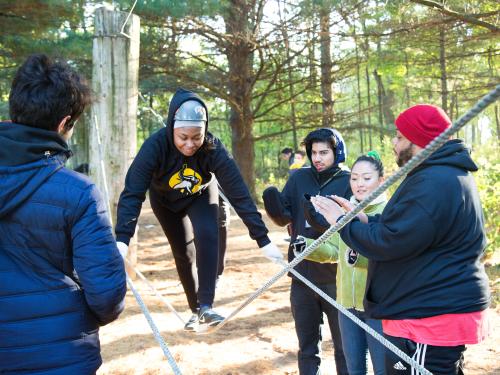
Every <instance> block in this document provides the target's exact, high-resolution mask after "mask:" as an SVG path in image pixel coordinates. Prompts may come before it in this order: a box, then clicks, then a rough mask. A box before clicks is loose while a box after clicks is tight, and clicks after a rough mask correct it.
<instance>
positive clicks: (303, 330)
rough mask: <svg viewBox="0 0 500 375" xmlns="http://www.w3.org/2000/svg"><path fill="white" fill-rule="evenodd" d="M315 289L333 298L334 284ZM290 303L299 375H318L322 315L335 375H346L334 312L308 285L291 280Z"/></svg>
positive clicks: (335, 311) (335, 294) (322, 285)
mask: <svg viewBox="0 0 500 375" xmlns="http://www.w3.org/2000/svg"><path fill="white" fill-rule="evenodd" d="M334 280H335V278H334ZM316 286H317V287H318V288H320V289H321V290H322V291H323V292H325V293H326V294H328V295H329V296H330V297H332V298H336V296H337V287H336V284H335V282H334V283H331V284H319V285H316ZM290 303H291V307H292V315H293V319H294V321H295V331H296V333H297V338H298V339H299V352H298V362H299V374H300V375H319V374H320V373H321V372H320V365H321V340H322V336H321V327H322V325H323V313H325V314H326V317H327V319H328V325H329V327H330V333H331V335H332V340H333V349H334V357H335V367H336V368H337V374H338V375H348V372H347V365H346V361H345V357H344V351H343V349H342V339H341V336H340V328H339V321H338V312H337V309H336V308H335V307H333V306H332V305H330V304H329V303H328V302H326V301H325V300H324V299H323V298H321V297H320V296H319V295H318V294H316V292H314V291H313V290H312V289H310V288H309V287H308V286H307V285H305V284H303V283H302V282H301V281H299V280H296V279H293V278H292V287H291V290H290Z"/></svg>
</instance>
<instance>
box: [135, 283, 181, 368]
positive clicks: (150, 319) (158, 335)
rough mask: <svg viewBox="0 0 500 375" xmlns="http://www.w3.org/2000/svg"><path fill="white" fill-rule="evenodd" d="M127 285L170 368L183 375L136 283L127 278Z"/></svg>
mask: <svg viewBox="0 0 500 375" xmlns="http://www.w3.org/2000/svg"><path fill="white" fill-rule="evenodd" d="M127 284H128V286H129V287H130V290H131V291H132V293H133V294H134V297H135V299H136V300H137V304H138V305H139V307H140V309H141V310H142V313H143V314H144V316H145V317H146V320H147V321H148V324H149V326H150V327H151V330H152V331H153V336H154V337H155V339H156V341H157V342H158V344H159V345H160V347H161V349H162V350H163V354H165V357H167V360H168V363H169V364H170V367H172V370H173V371H174V374H175V375H181V374H182V373H181V370H180V369H179V366H177V363H176V362H175V359H174V357H173V356H172V353H170V350H168V346H167V344H166V343H165V340H163V337H162V335H161V333H160V331H159V330H158V327H157V326H156V324H155V322H154V320H153V317H152V316H151V314H150V313H149V310H148V308H147V307H146V304H145V303H144V301H143V300H142V298H141V296H140V294H139V293H138V292H137V290H136V289H135V287H134V283H133V282H132V280H131V279H130V277H128V276H127Z"/></svg>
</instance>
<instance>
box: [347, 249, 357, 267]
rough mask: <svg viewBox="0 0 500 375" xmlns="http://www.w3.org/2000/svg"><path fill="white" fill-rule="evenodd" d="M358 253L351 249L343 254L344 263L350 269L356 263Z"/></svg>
mask: <svg viewBox="0 0 500 375" xmlns="http://www.w3.org/2000/svg"><path fill="white" fill-rule="evenodd" d="M358 258H359V253H358V252H357V251H356V250H353V249H347V250H346V252H345V261H346V262H347V264H348V265H349V266H351V267H354V265H355V264H356V262H357V261H358Z"/></svg>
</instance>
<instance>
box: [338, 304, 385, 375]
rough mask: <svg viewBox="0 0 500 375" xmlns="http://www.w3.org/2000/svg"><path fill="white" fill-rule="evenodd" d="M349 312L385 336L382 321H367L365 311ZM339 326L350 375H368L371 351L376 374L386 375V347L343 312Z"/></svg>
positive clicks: (352, 310)
mask: <svg viewBox="0 0 500 375" xmlns="http://www.w3.org/2000/svg"><path fill="white" fill-rule="evenodd" d="M349 312H351V313H353V314H354V315H355V316H356V317H358V318H359V319H360V320H362V321H363V322H365V323H366V324H368V326H370V328H372V329H374V330H375V331H376V332H378V333H380V334H381V335H383V333H382V321H381V320H375V319H367V318H366V317H365V313H364V311H358V310H356V309H349ZM339 326H340V332H341V337H342V347H343V349H344V356H345V360H346V362H347V369H348V370H349V375H366V373H367V360H368V358H367V357H368V356H367V355H368V350H369V351H370V357H371V359H372V364H373V372H374V374H375V375H384V374H385V348H384V346H383V345H382V344H381V343H380V342H378V341H377V340H375V339H374V338H373V337H372V336H371V335H370V334H369V333H367V332H365V330H364V329H363V328H361V327H360V326H358V325H357V324H356V323H354V322H353V321H352V320H351V319H350V318H348V317H347V316H345V315H344V314H342V313H341V312H339Z"/></svg>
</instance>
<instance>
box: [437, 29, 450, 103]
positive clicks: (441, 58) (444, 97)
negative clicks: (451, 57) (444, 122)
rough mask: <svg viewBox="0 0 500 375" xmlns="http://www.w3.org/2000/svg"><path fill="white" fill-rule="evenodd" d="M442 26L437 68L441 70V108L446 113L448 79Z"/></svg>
mask: <svg viewBox="0 0 500 375" xmlns="http://www.w3.org/2000/svg"><path fill="white" fill-rule="evenodd" d="M444 32H445V30H444V27H443V26H440V27H439V67H440V70H441V108H443V110H444V111H445V112H446V113H448V79H447V76H446V39H445V33H444Z"/></svg>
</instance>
